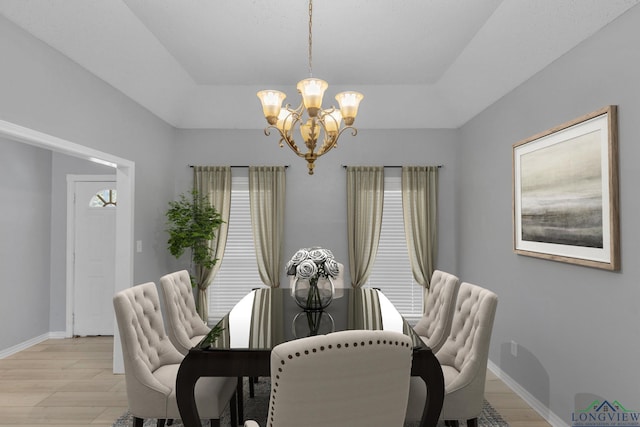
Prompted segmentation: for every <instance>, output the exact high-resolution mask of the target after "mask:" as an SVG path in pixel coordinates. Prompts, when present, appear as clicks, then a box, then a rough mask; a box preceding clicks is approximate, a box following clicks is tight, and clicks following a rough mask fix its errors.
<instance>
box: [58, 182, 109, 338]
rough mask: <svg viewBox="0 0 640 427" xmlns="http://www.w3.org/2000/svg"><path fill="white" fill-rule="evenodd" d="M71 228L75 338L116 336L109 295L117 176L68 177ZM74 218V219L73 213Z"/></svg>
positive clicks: (73, 325) (70, 308)
mask: <svg viewBox="0 0 640 427" xmlns="http://www.w3.org/2000/svg"><path fill="white" fill-rule="evenodd" d="M67 198H68V200H69V201H70V202H72V203H73V208H72V209H68V210H67V216H68V218H67V224H69V225H70V227H69V228H68V229H67V233H72V235H71V236H67V241H68V242H72V247H69V248H67V257H70V258H71V259H72V264H73V271H72V272H71V274H70V277H71V278H72V283H71V288H72V304H71V306H70V307H68V308H67V310H71V319H72V324H71V327H72V331H71V334H72V335H74V336H93V335H113V333H114V319H113V309H112V303H111V299H112V298H113V294H114V292H115V232H116V210H117V187H116V181H115V176H109V175H98V176H96V175H69V176H68V177H67ZM69 216H70V217H69Z"/></svg>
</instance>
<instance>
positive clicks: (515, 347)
mask: <svg viewBox="0 0 640 427" xmlns="http://www.w3.org/2000/svg"><path fill="white" fill-rule="evenodd" d="M511 355H512V356H513V357H518V343H517V342H515V341H513V340H511Z"/></svg>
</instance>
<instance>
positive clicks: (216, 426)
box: [209, 419, 233, 427]
mask: <svg viewBox="0 0 640 427" xmlns="http://www.w3.org/2000/svg"><path fill="white" fill-rule="evenodd" d="M231 422H232V423H233V421H231ZM209 426H210V427H220V420H219V419H218V420H213V419H211V420H209Z"/></svg>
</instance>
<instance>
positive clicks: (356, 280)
mask: <svg viewBox="0 0 640 427" xmlns="http://www.w3.org/2000/svg"><path fill="white" fill-rule="evenodd" d="M383 198H384V168H383V167H382V166H348V167H347V235H348V240H349V267H350V272H351V286H353V287H354V288H359V287H361V286H362V285H364V284H365V283H366V281H367V278H368V277H369V274H370V273H371V269H372V267H373V263H374V262H375V259H376V254H377V253H378V242H379V241H380V228H381V226H382V202H383Z"/></svg>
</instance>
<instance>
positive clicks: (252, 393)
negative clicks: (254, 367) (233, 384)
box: [249, 377, 256, 397]
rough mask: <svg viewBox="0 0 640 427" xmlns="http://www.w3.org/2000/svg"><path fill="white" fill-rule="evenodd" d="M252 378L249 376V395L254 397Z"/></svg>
mask: <svg viewBox="0 0 640 427" xmlns="http://www.w3.org/2000/svg"><path fill="white" fill-rule="evenodd" d="M253 382H254V378H253V377H249V397H255V395H256V394H255V390H254V387H253Z"/></svg>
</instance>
